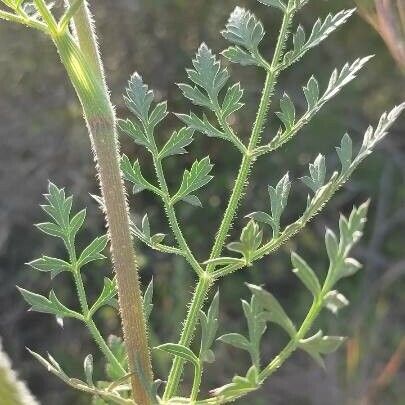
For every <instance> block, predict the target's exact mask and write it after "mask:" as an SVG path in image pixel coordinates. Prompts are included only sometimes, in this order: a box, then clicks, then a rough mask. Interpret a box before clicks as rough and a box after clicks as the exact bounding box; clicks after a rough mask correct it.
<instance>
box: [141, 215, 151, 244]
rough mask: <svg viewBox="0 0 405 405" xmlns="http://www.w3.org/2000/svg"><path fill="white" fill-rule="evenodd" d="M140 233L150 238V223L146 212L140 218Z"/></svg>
mask: <svg viewBox="0 0 405 405" xmlns="http://www.w3.org/2000/svg"><path fill="white" fill-rule="evenodd" d="M142 233H143V235H144V237H145V238H146V239H149V238H150V225H149V218H148V214H145V215H144V216H143V218H142Z"/></svg>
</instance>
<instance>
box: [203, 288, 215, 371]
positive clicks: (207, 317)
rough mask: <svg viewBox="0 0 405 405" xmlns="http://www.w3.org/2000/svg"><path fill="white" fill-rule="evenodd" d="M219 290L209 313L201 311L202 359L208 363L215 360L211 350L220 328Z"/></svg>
mask: <svg viewBox="0 0 405 405" xmlns="http://www.w3.org/2000/svg"><path fill="white" fill-rule="evenodd" d="M218 315H219V291H217V292H216V293H215V295H214V298H213V299H212V302H211V305H210V307H209V308H208V311H207V314H205V313H204V312H203V311H200V325H201V346H200V359H201V360H202V361H205V362H207V363H212V362H213V361H214V360H215V356H214V353H213V352H212V351H211V350H210V349H211V346H212V343H213V342H214V339H215V336H216V334H217V330H218Z"/></svg>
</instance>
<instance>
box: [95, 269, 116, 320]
mask: <svg viewBox="0 0 405 405" xmlns="http://www.w3.org/2000/svg"><path fill="white" fill-rule="evenodd" d="M117 292H118V290H117V282H116V280H115V278H114V279H113V280H110V279H109V278H107V277H104V286H103V290H102V291H101V294H100V295H99V297H98V298H97V301H96V302H95V303H94V304H93V306H92V307H91V309H90V313H91V314H94V313H95V312H96V311H98V310H99V309H100V308H101V307H103V306H105V305H110V303H111V300H112V299H113V298H114V297H115V296H116V295H117Z"/></svg>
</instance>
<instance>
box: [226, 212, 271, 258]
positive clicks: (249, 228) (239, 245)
mask: <svg viewBox="0 0 405 405" xmlns="http://www.w3.org/2000/svg"><path fill="white" fill-rule="evenodd" d="M262 239H263V231H262V230H261V229H260V227H259V225H258V224H257V223H256V222H255V221H253V220H250V221H249V222H248V224H247V225H246V226H245V227H244V228H243V230H242V233H241V236H240V242H231V243H229V244H228V245H227V248H228V249H229V250H231V251H233V252H237V253H241V254H242V255H243V257H244V258H245V260H246V263H247V264H248V265H249V264H250V262H251V257H252V254H253V253H254V252H255V251H256V250H257V249H258V248H259V247H260V245H261V243H262Z"/></svg>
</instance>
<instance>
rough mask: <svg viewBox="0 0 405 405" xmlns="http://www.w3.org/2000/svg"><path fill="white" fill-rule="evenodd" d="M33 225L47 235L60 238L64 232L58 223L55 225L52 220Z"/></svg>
mask: <svg viewBox="0 0 405 405" xmlns="http://www.w3.org/2000/svg"><path fill="white" fill-rule="evenodd" d="M35 226H36V227H37V228H38V229H39V230H40V231H42V232H43V233H46V234H47V235H50V236H55V237H58V238H62V239H63V238H64V237H65V232H64V231H63V229H62V228H61V227H60V226H59V225H56V224H54V223H52V222H43V223H41V224H36V225H35Z"/></svg>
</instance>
